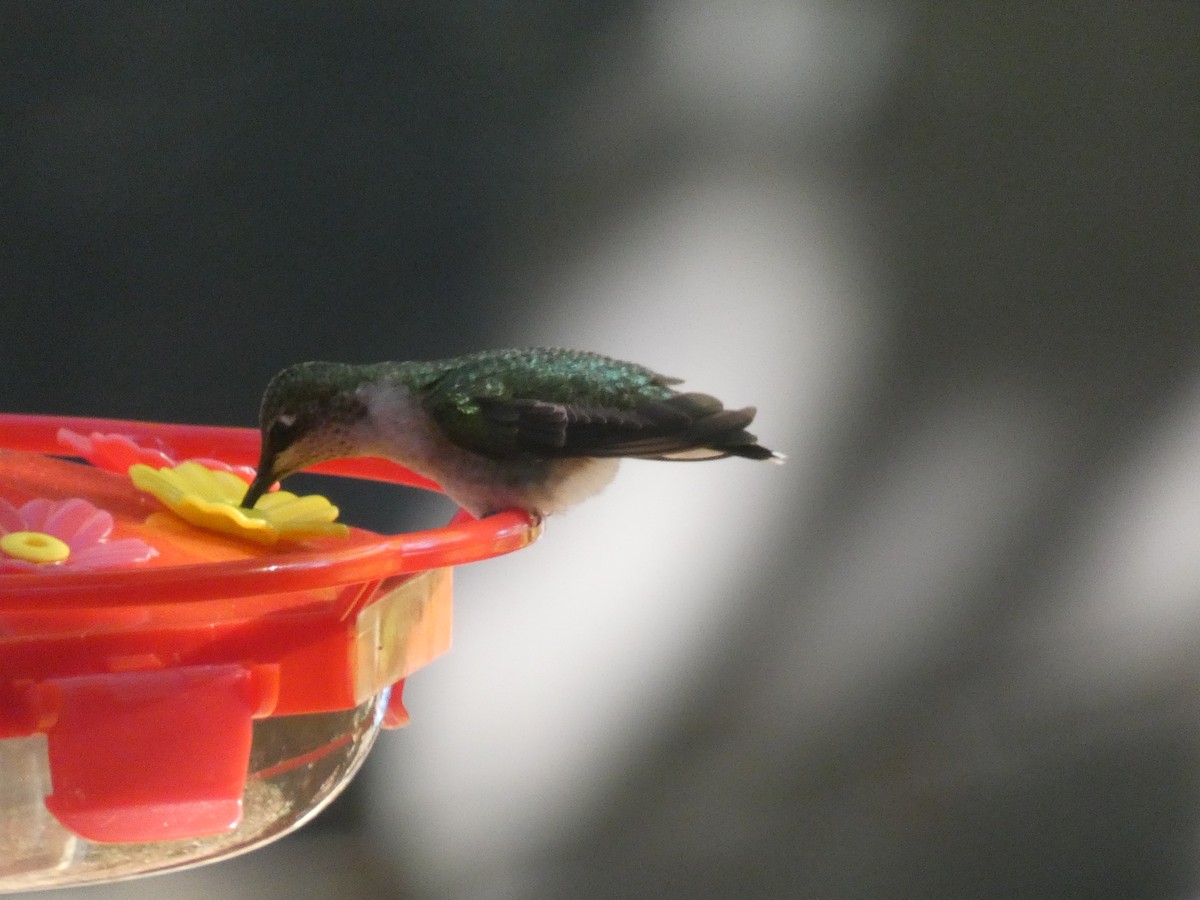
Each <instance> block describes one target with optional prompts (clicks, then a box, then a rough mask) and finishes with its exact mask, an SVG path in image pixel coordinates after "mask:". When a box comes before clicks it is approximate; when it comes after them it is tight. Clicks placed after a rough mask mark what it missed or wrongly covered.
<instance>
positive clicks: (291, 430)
mask: <svg viewBox="0 0 1200 900" xmlns="http://www.w3.org/2000/svg"><path fill="white" fill-rule="evenodd" d="M299 430H300V429H299V427H298V426H297V423H296V417H295V416H292V415H282V416H277V417H276V418H275V420H274V421H273V422H272V423H271V427H270V429H269V431H270V435H269V436H270V441H271V443H272V444H273V445H274V446H276V447H284V446H287V445H288V444H290V443H291V442H292V440H293V439H294V438H295V437H296V434H297V432H298V431H299Z"/></svg>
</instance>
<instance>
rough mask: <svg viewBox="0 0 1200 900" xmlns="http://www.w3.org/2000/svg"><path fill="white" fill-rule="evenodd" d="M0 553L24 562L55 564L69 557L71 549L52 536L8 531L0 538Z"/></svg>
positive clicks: (38, 532)
mask: <svg viewBox="0 0 1200 900" xmlns="http://www.w3.org/2000/svg"><path fill="white" fill-rule="evenodd" d="M0 552H2V553H4V554H5V555H7V556H11V557H12V558H13V559H21V560H24V561H25V562H31V563H57V562H62V561H63V560H64V559H66V558H67V557H68V556H70V555H71V548H70V547H69V546H67V544H66V542H65V541H60V540H59V539H58V538H56V537H55V536H54V535H52V534H45V533H44V532H41V531H10V532H9V533H8V534H6V535H4V536H3V537H0Z"/></svg>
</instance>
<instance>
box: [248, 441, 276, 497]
mask: <svg viewBox="0 0 1200 900" xmlns="http://www.w3.org/2000/svg"><path fill="white" fill-rule="evenodd" d="M273 462H274V461H273V460H272V459H271V453H270V451H268V450H267V448H266V447H263V454H262V459H260V460H259V462H258V469H257V471H256V472H255V475H254V480H253V481H252V482H250V488H249V489H248V490H247V491H246V496H245V497H243V498H242V502H241V506H242V507H243V508H244V509H254V504H256V503H257V502H258V500H259V498H260V497H262V495H263V494H265V493H266V492H267V491H269V490H270V489H271V485H273V484H274V483H275V480H276V479H275V467H274V465H273Z"/></svg>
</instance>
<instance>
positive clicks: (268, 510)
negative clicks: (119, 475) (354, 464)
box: [129, 461, 350, 544]
mask: <svg viewBox="0 0 1200 900" xmlns="http://www.w3.org/2000/svg"><path fill="white" fill-rule="evenodd" d="M129 477H130V478H131V479H133V483H134V484H135V485H136V486H137V487H138V488H139V489H140V490H143V491H147V492H148V493H151V494H153V495H154V496H155V497H157V498H158V499H159V500H161V501H162V502H163V503H165V504H166V505H167V506H168V507H170V509H171V511H172V512H174V513H175V514H176V515H177V516H179V517H180V518H182V519H185V520H186V521H188V522H191V523H192V524H193V525H198V526H200V527H201V528H207V529H209V530H210V531H219V532H221V533H222V534H229V535H233V536H234V537H240V538H247V539H249V540H252V541H257V542H258V543H260V544H274V543H275V542H276V541H278V540H281V539H283V540H288V539H292V540H300V539H303V538H312V537H328V536H337V537H345V536H346V535H348V534H349V533H350V529H349V528H347V527H346V526H345V525H343V524H341V523H340V522H336V521H334V520H335V519H337V516H338V508H337V507H336V506H334V505H333V504H332V503H330V502H329V501H328V500H327V499H326V498H324V497H322V496H320V495H319V494H309V495H307V496H305V497H297V496H296V495H295V494H293V493H291V492H289V491H272V492H271V493H268V494H263V496H262V499H261V500H259V501H258V504H257V505H256V506H255V508H254V509H246V508H244V507H242V506H241V505H240V504H241V501H242V498H243V497H244V496H245V495H246V482H245V481H243V480H242V479H240V478H238V477H237V476H236V475H234V474H232V473H231V472H221V471H218V470H213V469H208V468H205V467H204V466H202V465H200V464H199V463H197V462H191V461H189V462H183V463H180V464H179V465H177V466H175V467H173V468H164V469H153V468H151V467H150V466H147V465H143V464H141V463H138V464H136V465H133V466H130V468H129Z"/></svg>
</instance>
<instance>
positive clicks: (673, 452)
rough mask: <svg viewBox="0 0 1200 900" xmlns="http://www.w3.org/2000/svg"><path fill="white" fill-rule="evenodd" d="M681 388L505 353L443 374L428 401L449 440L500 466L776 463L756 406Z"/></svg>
mask: <svg viewBox="0 0 1200 900" xmlns="http://www.w3.org/2000/svg"><path fill="white" fill-rule="evenodd" d="M457 362H458V361H456V363H457ZM678 383H679V379H677V378H668V377H666V376H664V375H660V374H658V373H657V372H654V371H653V370H651V369H647V368H645V367H644V366H639V365H636V364H634V363H627V362H622V361H620V360H614V359H610V358H609V357H605V356H600V355H598V354H594V353H584V352H580V351H572V350H559V349H537V350H524V351H520V350H513V351H497V352H493V353H484V354H477V355H475V356H473V357H470V358H468V359H466V360H464V361H463V363H461V364H456V365H453V366H451V367H449V368H448V369H445V370H443V371H442V372H440V373H439V374H438V375H437V377H436V378H435V379H434V381H433V382H432V383H431V384H429V385H427V387H426V390H425V391H424V399H423V403H424V404H425V407H426V410H427V411H428V412H429V413H430V415H431V416H432V417H433V419H434V421H435V422H437V424H438V425H439V426H440V427H441V428H442V430H443V431H444V432H445V434H446V436H447V437H448V438H450V439H451V440H452V441H454V442H455V443H457V444H458V445H459V446H462V447H466V448H467V449H470V450H473V451H474V452H476V453H479V454H482V455H484V456H490V457H492V458H497V459H503V458H511V457H517V456H534V457H545V458H555V457H617V456H635V457H641V458H644V459H714V458H718V457H722V456H746V457H749V458H751V459H769V458H771V457H772V453H771V451H769V450H767V449H766V448H764V447H760V446H758V444H757V442H756V440H755V438H754V436H753V435H751V434H749V433H748V432H746V430H745V429H746V426H747V425H749V424H750V422H751V421H752V420H753V418H754V413H755V411H754V409H753V408H746V409H739V410H727V409H725V408H724V406H723V405H722V404H721V401H719V400H717V399H716V398H715V397H710V396H708V395H707V394H693V393H679V392H677V391H676V390H675V389H674V388H673V387H672V385H675V384H678Z"/></svg>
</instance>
